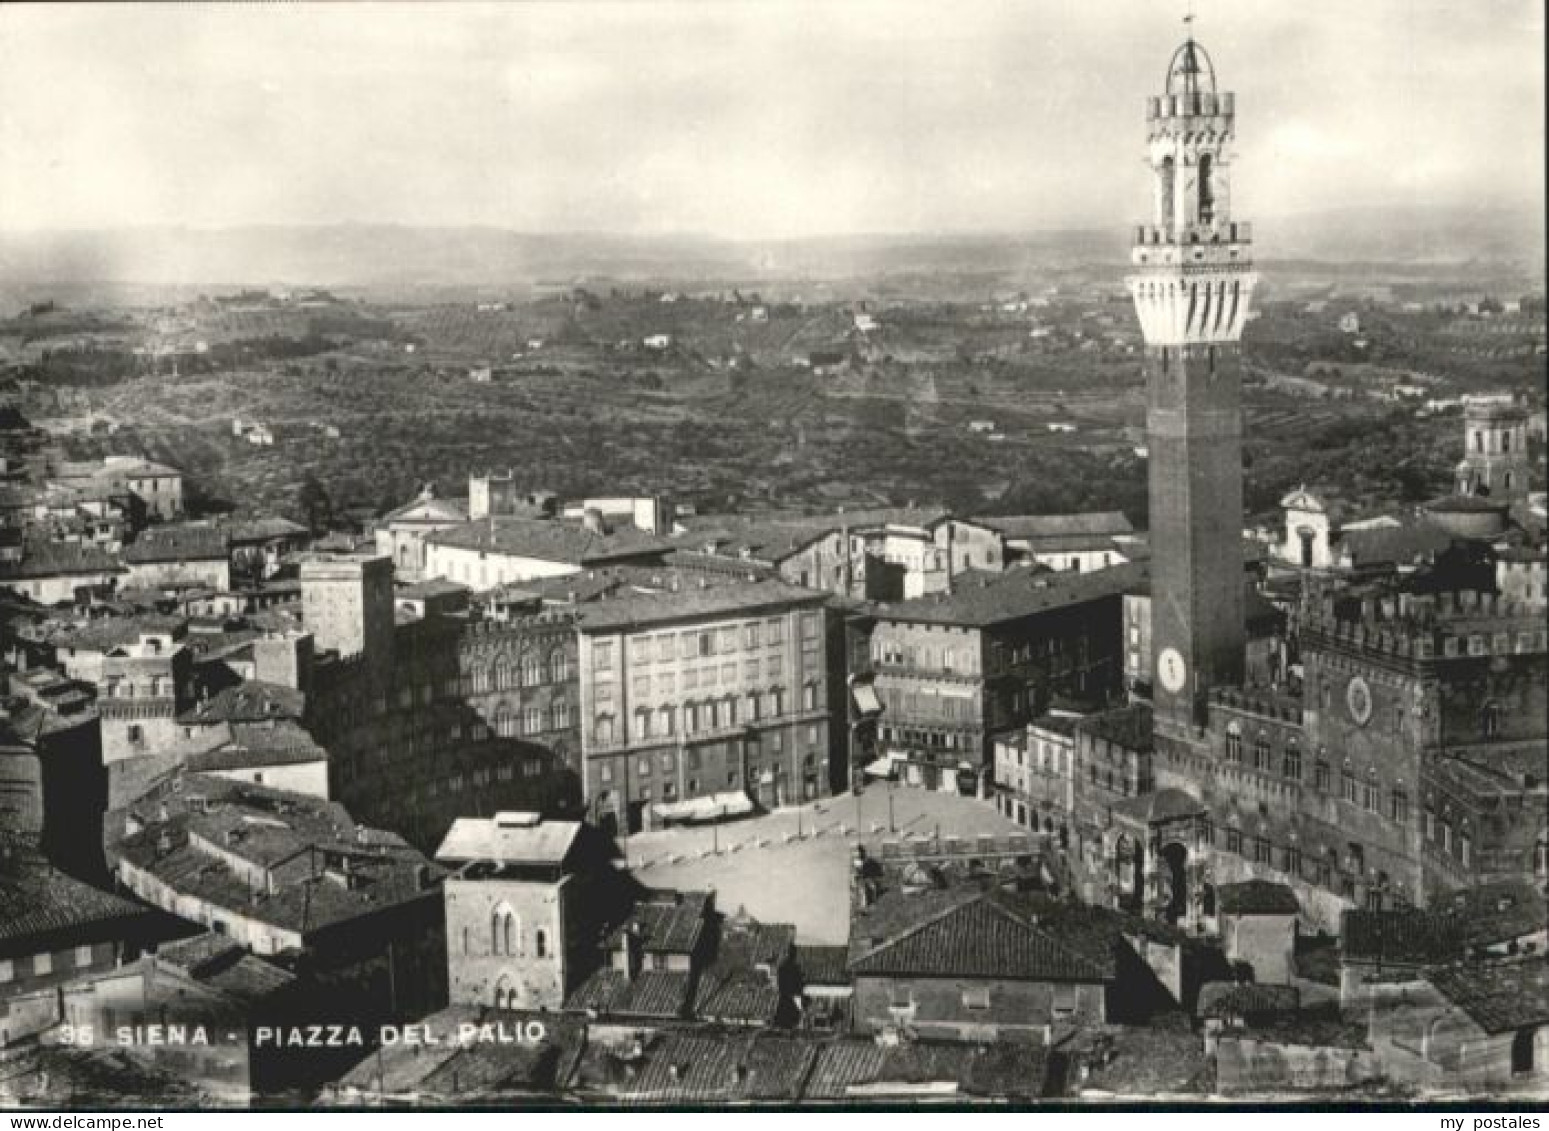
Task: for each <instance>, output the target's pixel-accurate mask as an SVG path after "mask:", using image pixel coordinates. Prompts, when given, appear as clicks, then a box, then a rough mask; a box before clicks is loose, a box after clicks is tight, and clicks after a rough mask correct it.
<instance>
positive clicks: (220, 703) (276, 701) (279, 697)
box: [178, 679, 307, 726]
mask: <svg viewBox="0 0 1549 1131" xmlns="http://www.w3.org/2000/svg"><path fill="white" fill-rule="evenodd" d="M306 707H307V697H306V695H305V694H304V693H303V692H300V691H297V690H296V689H295V688H293V687H286V686H285V685H284V684H280V683H267V682H265V681H263V680H257V679H249V680H244V681H243V682H241V683H239V684H236V685H235V686H232V687H227V688H225V689H223V690H221V691H218V692H216V693H215V694H214V695H213V696H211V697H210V698H209V699H208V700H207V701H206V702H204V703H201V704H199V706H197V707H194V708H192V709H190V710H187V711H184V712H183V714H182V715H181V716H179V718H178V722H180V723H183V724H185V725H190V726H213V725H214V724H216V723H258V722H275V721H276V720H279V719H299V718H301V717H302V715H304V714H305V713H306Z"/></svg>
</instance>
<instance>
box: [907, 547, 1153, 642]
mask: <svg viewBox="0 0 1549 1131" xmlns="http://www.w3.org/2000/svg"><path fill="white" fill-rule="evenodd" d="M1146 576H1148V573H1147V567H1146V566H1145V565H1143V564H1136V563H1131V564H1128V565H1119V566H1114V567H1112V568H1111V569H1101V570H1096V571H1094V572H1092V573H1034V572H1033V571H1032V570H1026V569H1013V570H1008V571H1007V572H1006V573H1004V574H1002V575H1000V577H999V578H998V579H997V580H990V579H989V578H985V579H983V584H981V585H965V586H959V587H957V588H955V589H954V590H953V591H952V592H951V593H936V594H932V595H931V596H928V597H916V598H915V599H913V600H910V601H901V602H899V603H898V604H896V605H889V606H886V607H884V608H881V609H879V610H878V611H877V619H878V620H879V621H908V622H912V623H919V624H949V625H963V626H969V627H988V626H990V625H995V624H1004V623H1006V622H1008V621H1014V620H1020V619H1022V618H1024V617H1031V616H1036V615H1037V614H1039V613H1043V612H1048V611H1050V610H1052V609H1062V608H1070V607H1072V606H1075V605H1081V604H1086V603H1088V602H1091V601H1099V600H1102V599H1104V598H1107V597H1117V596H1119V595H1120V594H1123V593H1125V592H1128V591H1129V589H1130V588H1131V587H1132V586H1134V585H1135V584H1137V582H1139V581H1140V580H1141V579H1142V578H1144V577H1146Z"/></svg>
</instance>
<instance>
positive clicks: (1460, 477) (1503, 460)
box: [1457, 393, 1531, 504]
mask: <svg viewBox="0 0 1549 1131" xmlns="http://www.w3.org/2000/svg"><path fill="white" fill-rule="evenodd" d="M1527 420H1528V410H1527V406H1526V405H1523V404H1521V403H1519V402H1518V401H1517V399H1516V398H1515V397H1513V396H1512V395H1511V394H1509V393H1488V394H1482V395H1474V396H1466V397H1464V398H1463V439H1464V447H1463V459H1462V460H1461V461H1460V462H1459V463H1458V466H1457V493H1458V494H1459V495H1488V496H1489V497H1490V498H1491V499H1498V500H1500V501H1502V502H1505V503H1508V504H1510V503H1518V502H1521V501H1522V500H1524V499H1526V498H1527V493H1528V486H1529V475H1530V471H1531V464H1530V462H1529V458H1528V447H1527Z"/></svg>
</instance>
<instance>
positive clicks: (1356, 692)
mask: <svg viewBox="0 0 1549 1131" xmlns="http://www.w3.org/2000/svg"><path fill="white" fill-rule="evenodd" d="M1345 706H1346V707H1349V708H1350V717H1351V718H1352V719H1354V720H1355V722H1356V725H1357V726H1365V725H1366V724H1367V723H1368V722H1370V721H1371V717H1372V689H1371V688H1370V687H1367V686H1366V681H1365V680H1364V679H1362V678H1361V677H1360V676H1358V675H1357V676H1351V677H1350V682H1349V683H1347V684H1346V685H1345Z"/></svg>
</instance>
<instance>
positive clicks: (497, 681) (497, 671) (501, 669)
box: [489, 656, 511, 691]
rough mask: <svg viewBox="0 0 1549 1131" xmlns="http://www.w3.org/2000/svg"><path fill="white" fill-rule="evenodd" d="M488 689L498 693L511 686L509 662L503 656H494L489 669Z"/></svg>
mask: <svg viewBox="0 0 1549 1131" xmlns="http://www.w3.org/2000/svg"><path fill="white" fill-rule="evenodd" d="M489 682H490V687H491V688H492V689H493V690H496V691H500V690H502V689H504V688H507V687H510V686H511V661H510V660H507V659H506V658H505V657H504V656H496V657H495V663H494V666H493V667H491V668H490V674H489Z"/></svg>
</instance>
